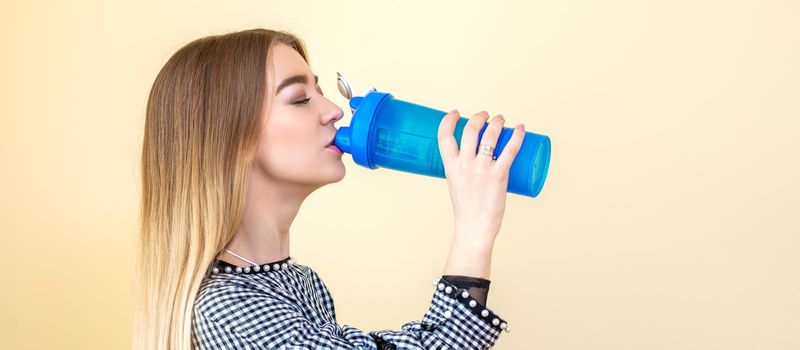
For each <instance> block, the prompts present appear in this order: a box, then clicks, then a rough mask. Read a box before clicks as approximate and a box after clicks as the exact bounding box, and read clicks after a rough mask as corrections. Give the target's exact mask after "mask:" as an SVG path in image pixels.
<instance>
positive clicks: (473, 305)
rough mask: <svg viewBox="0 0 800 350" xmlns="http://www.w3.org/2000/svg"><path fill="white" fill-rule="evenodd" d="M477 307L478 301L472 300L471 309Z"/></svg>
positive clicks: (470, 302)
mask: <svg viewBox="0 0 800 350" xmlns="http://www.w3.org/2000/svg"><path fill="white" fill-rule="evenodd" d="M475 305H478V302H477V301H475V300H470V301H469V307H475Z"/></svg>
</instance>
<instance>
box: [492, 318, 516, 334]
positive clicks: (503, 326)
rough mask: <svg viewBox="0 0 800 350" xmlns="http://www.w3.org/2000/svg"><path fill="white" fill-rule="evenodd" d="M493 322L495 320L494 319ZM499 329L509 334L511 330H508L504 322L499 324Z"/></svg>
mask: <svg viewBox="0 0 800 350" xmlns="http://www.w3.org/2000/svg"><path fill="white" fill-rule="evenodd" d="M495 320H496V318H495ZM492 323H494V322H492ZM500 329H502V330H504V331H508V332H511V330H510V329H509V328H508V324H507V323H505V322H503V323H501V324H500Z"/></svg>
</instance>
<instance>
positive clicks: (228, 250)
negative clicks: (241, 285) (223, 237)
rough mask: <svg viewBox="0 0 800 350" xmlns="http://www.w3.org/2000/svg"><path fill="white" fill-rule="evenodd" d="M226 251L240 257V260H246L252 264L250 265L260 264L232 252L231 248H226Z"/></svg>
mask: <svg viewBox="0 0 800 350" xmlns="http://www.w3.org/2000/svg"><path fill="white" fill-rule="evenodd" d="M225 251H226V252H228V253H231V255H233V256H235V257H237V258H239V260H242V261H244V262H246V263H248V264H250V265H258V264H256V263H254V262H252V261H250V260H247V259H245V258H243V257H241V256H239V254H236V253H234V252H232V251H231V250H230V249H228V248H225Z"/></svg>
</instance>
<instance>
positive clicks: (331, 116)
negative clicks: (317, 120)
mask: <svg viewBox="0 0 800 350" xmlns="http://www.w3.org/2000/svg"><path fill="white" fill-rule="evenodd" d="M342 118H344V111H342V109H341V108H339V107H338V106H336V105H334V108H333V109H332V110H331V111H329V112H328V113H327V116H326V117H325V120H324V122H325V124H326V125H327V124H328V123H331V120H333V123H336V122H338V121H339V120H340V119H342Z"/></svg>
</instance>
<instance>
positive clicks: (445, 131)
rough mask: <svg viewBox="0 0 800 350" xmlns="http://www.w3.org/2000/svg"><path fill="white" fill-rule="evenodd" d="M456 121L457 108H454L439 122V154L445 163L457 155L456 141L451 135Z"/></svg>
mask: <svg viewBox="0 0 800 350" xmlns="http://www.w3.org/2000/svg"><path fill="white" fill-rule="evenodd" d="M457 121H458V110H456V109H454V110H452V111H450V112H449V113H447V114H445V115H444V117H442V120H441V121H440V122H439V135H438V139H439V154H440V155H441V156H442V163H443V164H445V165H446V164H447V163H449V162H450V161H451V160H452V159H455V158H456V157H458V143H456V138H455V137H454V136H453V132H455V129H456V122H457Z"/></svg>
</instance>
